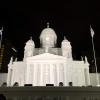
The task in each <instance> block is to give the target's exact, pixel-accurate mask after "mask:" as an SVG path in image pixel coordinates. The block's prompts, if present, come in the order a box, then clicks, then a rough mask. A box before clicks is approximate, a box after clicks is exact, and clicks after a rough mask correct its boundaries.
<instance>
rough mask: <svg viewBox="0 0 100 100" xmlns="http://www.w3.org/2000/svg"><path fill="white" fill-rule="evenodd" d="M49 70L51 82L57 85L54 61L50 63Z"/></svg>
mask: <svg viewBox="0 0 100 100" xmlns="http://www.w3.org/2000/svg"><path fill="white" fill-rule="evenodd" d="M49 72H50V83H51V84H54V85H55V82H54V81H55V80H54V79H55V73H54V64H53V63H51V64H50V71H49Z"/></svg>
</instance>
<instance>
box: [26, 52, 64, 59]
mask: <svg viewBox="0 0 100 100" xmlns="http://www.w3.org/2000/svg"><path fill="white" fill-rule="evenodd" d="M27 59H28V60H48V59H50V60H57V59H59V60H66V57H63V56H59V55H54V54H51V53H43V54H39V55H36V56H32V57H28V58H27Z"/></svg>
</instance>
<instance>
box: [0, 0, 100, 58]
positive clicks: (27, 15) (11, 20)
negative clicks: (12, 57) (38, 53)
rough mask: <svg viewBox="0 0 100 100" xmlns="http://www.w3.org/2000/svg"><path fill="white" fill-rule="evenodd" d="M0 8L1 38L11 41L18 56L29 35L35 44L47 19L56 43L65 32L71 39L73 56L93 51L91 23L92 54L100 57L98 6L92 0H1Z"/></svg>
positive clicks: (99, 10)
mask: <svg viewBox="0 0 100 100" xmlns="http://www.w3.org/2000/svg"><path fill="white" fill-rule="evenodd" d="M0 12H1V13H0V14H1V15H0V27H2V26H3V27H4V31H3V41H4V40H5V39H7V40H9V41H10V42H11V43H12V45H13V46H14V47H15V48H16V49H17V50H18V57H21V56H22V55H23V48H24V45H25V42H26V41H27V40H28V39H29V37H30V36H32V37H33V40H34V42H35V44H36V47H39V35H40V33H41V31H42V29H43V28H45V27H46V23H47V22H50V27H52V28H53V29H54V30H55V31H56V33H57V36H58V43H57V46H58V47H60V44H61V41H62V40H63V37H64V35H65V36H66V37H67V39H68V40H69V41H71V45H72V48H73V57H76V58H79V57H80V56H81V55H83V56H84V55H86V56H91V55H93V54H92V43H91V35H90V29H89V28H90V24H91V26H92V28H93V29H94V32H95V35H94V44H95V50H96V56H98V57H100V46H99V40H100V33H99V32H100V30H99V29H100V9H99V2H96V0H95V1H94V2H92V1H91V2H89V1H88V0H73V1H72V0H66V2H65V1H62V0H61V1H59V0H55V1H54V0H46V1H43V0H41V2H40V1H37V2H35V0H34V2H30V1H27V2H25V1H21V0H20V1H19V2H18V1H17V0H16V1H15V0H14V1H6V2H5V1H3V2H2V3H1V4H0Z"/></svg>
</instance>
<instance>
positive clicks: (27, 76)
mask: <svg viewBox="0 0 100 100" xmlns="http://www.w3.org/2000/svg"><path fill="white" fill-rule="evenodd" d="M25 72H26V80H25V84H29V73H30V64H27V66H26V71H25Z"/></svg>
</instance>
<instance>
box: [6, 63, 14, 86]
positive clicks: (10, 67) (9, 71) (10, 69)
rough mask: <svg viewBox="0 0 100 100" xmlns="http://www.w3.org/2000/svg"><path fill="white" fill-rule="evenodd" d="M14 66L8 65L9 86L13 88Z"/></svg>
mask: <svg viewBox="0 0 100 100" xmlns="http://www.w3.org/2000/svg"><path fill="white" fill-rule="evenodd" d="M12 71H13V69H12V65H11V64H10V65H8V75H7V86H11V81H12Z"/></svg>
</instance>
